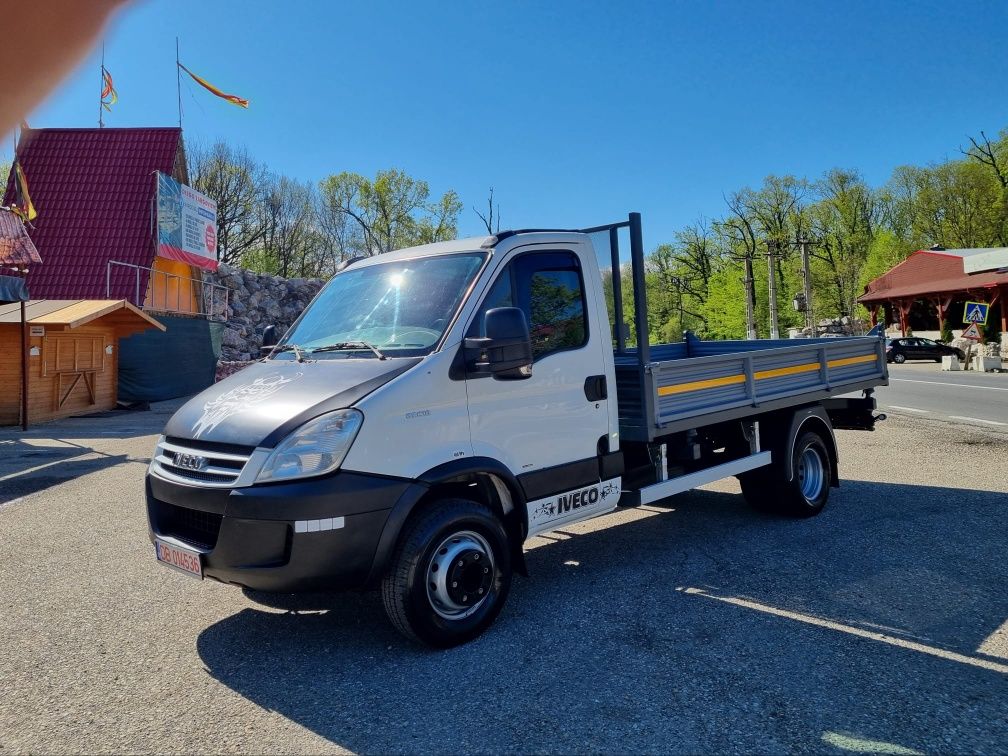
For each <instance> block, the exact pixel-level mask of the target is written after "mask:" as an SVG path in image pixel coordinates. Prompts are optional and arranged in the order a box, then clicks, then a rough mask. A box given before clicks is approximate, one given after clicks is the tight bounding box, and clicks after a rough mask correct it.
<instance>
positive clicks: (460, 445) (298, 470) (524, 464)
mask: <svg viewBox="0 0 1008 756" xmlns="http://www.w3.org/2000/svg"><path fill="white" fill-rule="evenodd" d="M621 236H623V237H624V238H625V237H626V236H628V237H629V242H630V245H629V246H630V262H631V266H630V270H631V271H632V290H633V299H634V305H635V331H636V333H637V334H638V338H637V340H636V341H637V343H636V344H634V345H630V346H628V343H627V342H628V335H627V333H626V331H627V330H628V329H627V327H626V326H625V325H624V324H623V323H622V318H619V317H616V318H614V320H615V322H614V323H612V324H611V319H610V311H612V312H615V313H622V311H623V303H622V301H621V300H622V292H623V291H624V284H623V282H621V281H620V262H621V258H620V252H619V241H620V237H621ZM600 251H601V252H602V255H601V257H602V258H603V259H604V266H603V267H606V268H611V274H609V275H611V276H612V284H613V285H612V287H611V288H610V287H608V286H604V285H603V277H602V274H601V271H600V265H599V261H598V258H597V253H598V252H600ZM627 283H630V282H627ZM628 288H629V287H628ZM607 291H609V292H610V294H609V295H608V296H609V297H611V298H612V299H613V300H614V301H610V302H608V303H607V294H606V292H607ZM647 332H648V329H647V319H646V302H645V290H644V258H643V245H642V241H641V232H640V216H639V215H638V214H636V213H632V214H631V215H630V216H629V219H628V220H626V221H623V222H621V223H615V224H612V225H608V226H599V227H596V228H590V229H583V230H581V231H549V230H545V231H544V230H535V231H508V232H502V233H498V234H497V235H496V236H491V237H488V238H479V239H464V240H460V241H453V242H444V243H438V244H430V245H426V246H422V247H414V248H410V249H403V250H400V251H397V252H392V253H389V254H383V255H378V256H375V257H370V258H367V259H364V260H359V261H355V262H353V263H352V264H351V265H349V266H348V267H347V268H346V269H344V270H343V271H342V272H340V273H339V274H338V275H336V276H335V277H333V279H332V280H331V281H330V282H329V283H328V284H327V285H326V286H325V288H323V289H322V291H321V292H320V293H319V294H318V296H317V297H316V298H315V300H314V301H313V302H312V303H311V305H309V307H308V308H307V309H306V310H305V312H304V313H303V314H302V315H301V317H300V318H299V319H298V320H297V322H296V323H295V324H294V325H293V326H292V327H291V328H290V330H289V331H288V332H287V333H286V334H285V335H284V336H283V338H282V339H280V340H279V343H275V344H272V345H270V346H271V347H272V349H270V350H268V352H269V353H268V355H267V356H266V357H265V358H264V359H262V360H261V361H260V362H258V363H256V364H254V365H252V366H250V367H248V368H246V369H245V370H242V371H241V372H240V373H238V374H236V375H234V376H231V377H230V378H228V379H226V380H224V381H222V382H220V383H218V384H216V385H214V386H212V387H210V388H208V389H207V390H206V391H204V392H203V393H202V394H200V395H199V396H197V397H195V398H194V399H192V400H191V401H189V402H188V403H187V404H186V405H185V406H183V407H182V408H181V409H180V410H179V411H178V412H177V413H176V414H175V415H174V416H173V417H172V418H171V420H170V421H169V422H168V424H167V426H166V427H165V429H164V435H163V436H162V437H161V438H160V439H159V440H158V443H157V449H156V451H155V454H154V457H153V460H152V462H151V465H150V470H149V472H148V475H147V480H146V489H147V509H148V516H149V522H150V537H151V540H152V541H153V543H154V545H155V551H156V555H157V558H158V559H159V560H160V561H161V562H163V563H164V564H166V565H169V566H172V567H175V568H176V569H179V570H182V571H184V572H186V573H188V574H190V575H193V576H195V577H198V578H203V577H209V578H213V579H215V580H219V581H221V582H225V583H232V584H234V585H239V586H246V587H249V588H252V589H257V590H262V591H283V592H286V591H296V590H332V589H337V588H345V589H359V588H368V587H380V589H381V593H382V596H383V598H384V604H385V608H386V610H387V612H388V616H389V618H390V619H391V621H392V623H393V624H394V625H395V626H396V627H397V628H398V629H399V630H400V631H402V632H403V633H404V634H406V635H407V636H409V637H411V638H414V639H418V640H420V641H422V642H424V643H427V644H430V645H433V646H442V647H445V646H452V645H456V644H459V643H463V642H465V641H467V640H470V639H471V638H473V637H475V636H476V635H478V634H479V633H481V632H483V630H485V629H486V628H487V627H488V626H489V625H490V624H491V623H492V622H493V620H494V619H495V618H496V616H497V615H498V613H499V612H500V611H501V607H502V606H503V605H504V602H505V599H506V598H507V595H508V591H509V589H510V587H511V578H512V573H513V572H514V571H518V572H519V573H522V574H524V573H525V562H524V558H523V551H522V544H523V542H524V541H525V540H526V539H527V538H529V537H530V536H534V535H536V534H538V533H543V532H546V531H549V530H552V529H554V528H557V527H559V526H562V525H567V524H569V523H572V522H575V521H578V520H584V519H586V518H589V517H595V516H598V515H601V514H604V513H606V512H609V511H611V510H613V509H614V508H615V507H616V506H617V505H623V506H634V505H639V504H646V503H649V502H654V501H656V500H659V499H663V498H665V497H667V496H671V495H672V494H676V493H679V492H682V491H685V490H688V489H690V488H693V487H695V486H699V485H703V484H705V483H709V482H711V481H714V480H717V479H719V478H725V477H728V476H737V477H738V478H739V480H740V481H741V485H742V492H743V494H744V496H745V498H746V499H747V500H748V501H749V502H751V503H752V504H753V505H754V506H756V507H759V508H761V509H772V510H775V511H779V512H782V513H785V514H787V515H791V516H796V517H808V516H811V515H815V514H817V513H818V512H819V511H820V510H821V509H822V508H823V506H824V505H825V503H826V499H827V497H828V495H829V490H830V487H831V486H836V485H837V484H838V478H837V451H836V443H835V441H834V438H833V429H834V428H847V429H859V430H871V429H872V428H873V426H874V423H875V421H876V419H878V418H877V417H876V416H874V415H873V410H874V407H875V402H874V399H873V397H872V395H871V392H872V388H873V387H875V386H878V385H881V384H885V383H886V382H887V373H886V360H885V352H884V342H883V341H882V340H880V339H877V338H867V337H863V338H850V339H823V340H815V339H811V340H808V339H805V340H801V341H800V342H797V343H795V342H787V341H742V342H704V341H700V340H697V339H695V338H692V337H691V336H689V335H688V336H687V338H686V339H685V340H684V341H683V342H681V343H676V344H649V343H648V341H647ZM859 390H861V391H863V395H862V396H860V397H857V398H846V399H845V398H840V397H839V395H840V394H847V393H850V392H856V391H859Z"/></svg>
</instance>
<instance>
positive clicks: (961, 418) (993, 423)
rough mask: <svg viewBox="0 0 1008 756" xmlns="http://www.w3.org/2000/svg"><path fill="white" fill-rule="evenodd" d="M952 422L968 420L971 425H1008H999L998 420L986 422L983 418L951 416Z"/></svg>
mask: <svg viewBox="0 0 1008 756" xmlns="http://www.w3.org/2000/svg"><path fill="white" fill-rule="evenodd" d="M949 419H950V420H966V421H967V422H970V423H983V424H984V425H1008V423H999V422H998V421H997V420H984V419H983V418H982V417H963V416H962V415H949Z"/></svg>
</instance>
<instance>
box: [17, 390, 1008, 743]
mask: <svg viewBox="0 0 1008 756" xmlns="http://www.w3.org/2000/svg"><path fill="white" fill-rule="evenodd" d="M169 409H170V408H162V410H161V412H160V413H158V412H155V413H146V414H134V415H125V416H122V417H116V418H111V419H106V420H102V421H94V420H89V421H68V422H64V423H60V424H56V425H52V426H45V427H43V428H41V429H39V430H36V431H34V432H32V433H31V434H29V435H28V436H27V437H25V438H22V437H21V436H19V435H18V434H15V433H12V432H3V433H0V584H2V586H3V590H2V595H0V615H2V617H0V647H2V648H3V650H4V653H3V654H2V655H0V753H4V754H6V753H18V752H29V751H30V752H58V753H77V752H82V751H83V752H159V753H163V752H193V751H204V752H205V751H211V752H234V751H244V752H312V753H322V752H343V751H361V752H369V753H398V752H414V751H425V752H443V753H457V752H463V751H479V752H487V751H490V752H502V751H507V752H553V753H570V752H625V751H635V752H636V751H648V752H655V751H661V752H667V751H676V752H752V751H761V752H765V751H771V752H782V751H789V752H807V751H816V752H824V751H825V752H849V751H867V752H876V753H911V752H914V751H921V752H939V751H941V752H985V753H994V752H1002V753H1004V752H1008V622H1006V620H1008V590H1006V585H1008V566H1006V562H1005V554H1006V553H1008V495H1006V493H1005V490H1006V487H1008V484H1006V477H1005V460H1006V459H1008V434H1003V433H997V432H993V431H986V430H983V429H979V428H969V427H966V426H961V425H954V424H950V423H942V422H937V421H932V420H923V419H916V418H904V417H892V418H891V419H890V420H889V421H888V422H886V423H883V424H882V425H880V427H879V430H878V431H877V432H876V433H873V434H869V433H852V432H846V433H840V434H838V436H839V442H840V447H841V476H842V478H843V480H844V483H843V486H842V487H841V488H840V489H839V490H837V491H834V493H833V496H832V498H831V502H830V504H829V506H828V507H827V509H826V510H825V511H824V512H823V514H822V515H821V516H819V517H817V518H814V519H812V520H808V521H790V520H785V519H780V518H775V517H771V516H767V515H761V514H757V513H754V512H752V511H750V510H749V509H748V508H747V507H746V505H745V503H744V502H743V501H742V499H741V497H739V496H738V495H737V492H738V486H737V484H736V483H735V482H734V481H723V482H721V483H718V484H715V485H712V486H708V487H706V488H705V489H703V490H700V491H695V492H691V493H688V494H684V495H682V496H679V497H677V498H674V499H669V500H667V501H666V502H663V504H662V506H659V507H648V508H645V509H636V510H620V511H619V512H617V513H614V514H612V515H609V516H606V517H603V518H600V519H598V520H595V521H592V522H590V523H584V524H581V525H579V526H575V527H571V528H567V529H565V530H564V531H563V532H562V533H556V534H553V535H551V536H549V537H546V538H539V539H535V541H534V542H532V543H530V544H529V553H528V561H529V566H530V569H531V572H532V577H531V578H530V579H524V578H516V581H515V586H514V589H513V591H512V594H511V598H510V600H509V603H508V605H507V606H506V607H505V609H504V612H503V613H502V615H501V617H500V618H499V620H498V622H497V624H496V625H495V626H494V627H493V628H491V630H490V631H489V632H488V633H487V634H486V635H484V636H483V637H482V638H480V639H478V640H477V641H475V642H473V643H471V644H469V645H468V646H465V647H463V648H458V649H453V650H450V651H443V652H431V651H427V650H423V649H420V648H417V647H414V646H411V645H410V644H408V643H407V642H405V641H404V640H402V639H401V638H400V637H399V636H398V635H397V634H396V633H395V632H394V631H393V630H392V629H391V628H390V627H389V626H388V625H387V623H386V622H385V620H384V617H383V615H382V611H381V607H380V602H379V600H378V597H377V596H376V595H373V594H365V595H336V596H328V595H309V596H302V597H296V598H289V599H288V598H283V597H281V598H280V599H277V600H272V601H267V600H266V598H265V597H263V596H247V595H245V594H243V593H242V592H241V591H239V590H237V589H234V588H232V587H228V586H223V585H218V584H215V583H212V582H209V581H207V582H203V583H200V582H196V581H193V580H190V579H188V578H186V577H185V576H182V575H179V574H177V573H174V572H171V571H169V570H166V569H162V568H159V567H158V566H157V565H156V564H155V562H154V559H153V553H152V552H153V549H152V548H151V546H150V544H149V542H148V540H147V535H146V525H145V519H144V511H143V500H142V498H143V497H142V481H143V474H144V469H145V465H146V463H147V458H148V456H149V454H150V451H151V449H152V447H153V442H154V440H155V439H154V436H153V435H152V433H153V432H156V429H157V428H158V427H160V424H161V423H163V421H164V419H165V418H164V416H165V413H166V412H167V411H168V410H169ZM95 429H100V432H101V433H102V434H103V435H98V436H97V437H96V430H95ZM29 469H34V472H31V473H27V474H21V473H24V471H26V470H29ZM11 476H13V477H11ZM963 485H966V486H967V488H962V486H963Z"/></svg>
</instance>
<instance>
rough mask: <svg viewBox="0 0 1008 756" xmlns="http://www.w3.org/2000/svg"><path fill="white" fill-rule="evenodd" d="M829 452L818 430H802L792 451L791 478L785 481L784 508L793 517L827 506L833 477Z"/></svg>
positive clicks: (814, 513)
mask: <svg viewBox="0 0 1008 756" xmlns="http://www.w3.org/2000/svg"><path fill="white" fill-rule="evenodd" d="M830 462H831V460H830V453H829V449H828V448H827V447H826V444H825V443H824V442H823V440H822V437H821V436H820V435H819V434H818V433H811V432H809V433H803V434H802V435H801V436H799V437H798V440H797V441H795V445H794V452H792V454H791V465H792V467H791V469H792V470H793V471H794V475H793V477H792V480H790V481H786V482H784V483H783V486H782V490H781V505H782V511H783V512H784V513H785V514H789V515H792V516H794V517H814V516H815V515H817V514H819V513H820V512H821V511H822V510H823V507H825V506H826V500H827V499H829V489H830V485H831V484H832V483H833V480H832V472H831V471H832V467H833V466H832V465H831V464H830Z"/></svg>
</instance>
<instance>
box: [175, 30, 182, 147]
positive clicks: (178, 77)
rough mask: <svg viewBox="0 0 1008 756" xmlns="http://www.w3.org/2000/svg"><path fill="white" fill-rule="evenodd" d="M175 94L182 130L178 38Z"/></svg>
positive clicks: (176, 41)
mask: <svg viewBox="0 0 1008 756" xmlns="http://www.w3.org/2000/svg"><path fill="white" fill-rule="evenodd" d="M175 93H176V94H177V95H178V125H179V128H180V129H181V128H182V72H181V71H180V70H179V50H178V37H177V36H176V37H175Z"/></svg>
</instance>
